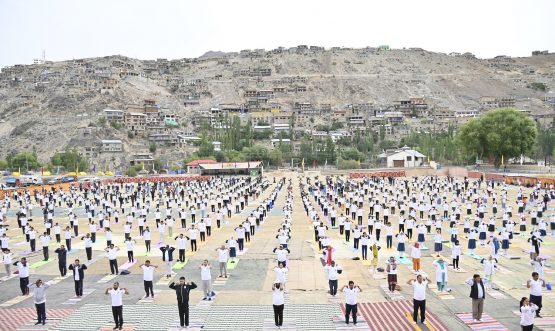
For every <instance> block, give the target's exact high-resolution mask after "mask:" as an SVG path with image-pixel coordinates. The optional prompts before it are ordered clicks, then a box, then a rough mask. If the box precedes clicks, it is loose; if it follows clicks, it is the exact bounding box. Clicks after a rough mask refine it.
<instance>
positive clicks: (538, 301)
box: [526, 271, 545, 318]
mask: <svg viewBox="0 0 555 331" xmlns="http://www.w3.org/2000/svg"><path fill="white" fill-rule="evenodd" d="M526 287H527V288H529V289H530V302H531V303H533V304H534V305H536V306H537V308H538V309H536V317H539V318H541V316H540V311H541V310H542V288H543V287H545V280H543V279H541V278H540V276H539V274H538V273H537V272H535V271H534V272H533V273H532V278H531V279H530V280H528V281H527V282H526Z"/></svg>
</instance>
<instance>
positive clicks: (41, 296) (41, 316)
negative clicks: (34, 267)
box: [27, 279, 50, 325]
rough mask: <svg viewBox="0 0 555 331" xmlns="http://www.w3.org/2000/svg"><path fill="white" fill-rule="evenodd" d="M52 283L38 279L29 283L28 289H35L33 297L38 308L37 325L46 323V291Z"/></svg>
mask: <svg viewBox="0 0 555 331" xmlns="http://www.w3.org/2000/svg"><path fill="white" fill-rule="evenodd" d="M49 287H50V285H49V284H46V283H43V282H42V280H40V279H38V280H37V281H36V282H35V283H34V284H29V285H27V288H28V289H33V299H34V301H35V309H36V310H37V323H35V325H39V324H42V325H45V324H46V295H45V293H44V292H45V291H46V289H47V288H49Z"/></svg>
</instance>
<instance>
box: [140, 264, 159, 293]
mask: <svg viewBox="0 0 555 331" xmlns="http://www.w3.org/2000/svg"><path fill="white" fill-rule="evenodd" d="M140 267H141V269H143V283H144V286H145V293H146V298H148V297H149V296H150V295H151V296H152V297H153V298H154V291H153V288H152V281H153V280H154V271H155V269H156V268H158V266H155V265H152V264H150V260H146V261H145V263H144V264H141V265H140Z"/></svg>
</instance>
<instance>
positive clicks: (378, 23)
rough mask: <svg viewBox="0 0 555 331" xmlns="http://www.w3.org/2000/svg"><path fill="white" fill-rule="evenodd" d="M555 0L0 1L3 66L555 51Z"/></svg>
mask: <svg viewBox="0 0 555 331" xmlns="http://www.w3.org/2000/svg"><path fill="white" fill-rule="evenodd" d="M554 14H555V1H552V0H527V1H520V0H464V1H458V0H441V1H440V0H406V1H403V0H387V1H382V0H358V1H355V0H340V1H328V0H278V1H265V0H221V1H220V0H218V1H216V0H196V1H189V0H181V1H169V0H168V1H164V0H157V1H153V0H151V1H146V0H0V67H3V66H6V65H13V64H18V63H22V64H28V63H32V61H33V59H34V58H40V57H41V55H42V50H43V49H45V51H46V59H47V60H53V61H59V60H67V59H73V58H84V57H95V56H106V55H114V54H121V55H126V56H129V57H134V58H139V59H156V58H168V59H178V58H184V57H197V56H200V55H202V54H203V53H205V52H206V51H209V50H213V51H228V52H229V51H239V50H241V49H254V48H265V49H273V48H276V47H278V46H285V47H291V46H296V45H314V46H325V47H333V46H344V47H366V46H379V45H389V46H390V47H393V48H402V47H422V48H424V49H426V50H430V51H437V52H445V53H449V52H453V51H455V52H461V53H462V52H466V51H469V52H472V53H474V54H476V55H477V56H478V57H482V58H486V57H493V56H496V55H501V54H505V55H511V56H528V55H530V53H531V51H533V50H546V49H548V50H549V51H551V52H555V34H554V31H555V18H554V17H553V15H554Z"/></svg>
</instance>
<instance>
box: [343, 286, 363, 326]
mask: <svg viewBox="0 0 555 331" xmlns="http://www.w3.org/2000/svg"><path fill="white" fill-rule="evenodd" d="M341 291H342V292H343V293H345V323H346V324H349V315H352V317H353V324H354V325H355V326H356V325H357V310H358V306H357V295H358V293H360V292H362V290H361V289H360V287H358V285H356V286H355V282H353V281H352V280H350V281H349V285H344V286H343V288H342V289H341Z"/></svg>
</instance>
